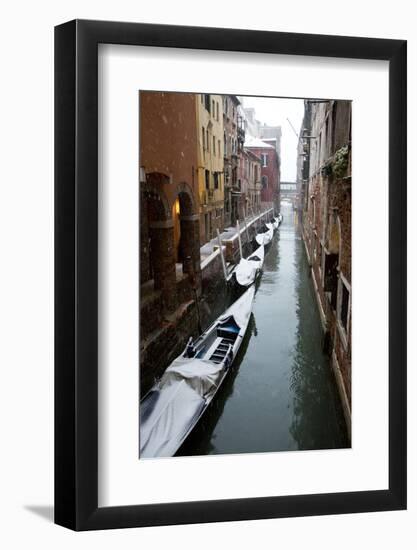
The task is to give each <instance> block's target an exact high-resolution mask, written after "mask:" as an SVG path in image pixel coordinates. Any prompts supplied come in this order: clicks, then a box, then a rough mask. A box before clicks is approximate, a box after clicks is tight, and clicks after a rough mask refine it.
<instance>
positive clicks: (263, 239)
mask: <svg viewBox="0 0 417 550" xmlns="http://www.w3.org/2000/svg"><path fill="white" fill-rule="evenodd" d="M273 234H274V231H273V229H270V230H269V231H266V232H265V233H258V234H257V235H256V237H255V239H256V242H257V243H258V244H261V245H262V244H263V245H267V244H269V243H270V242H271V240H272V236H273Z"/></svg>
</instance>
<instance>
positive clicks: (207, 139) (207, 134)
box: [206, 130, 210, 152]
mask: <svg viewBox="0 0 417 550" xmlns="http://www.w3.org/2000/svg"><path fill="white" fill-rule="evenodd" d="M206 144H207V151H208V152H210V141H209V133H208V130H206Z"/></svg>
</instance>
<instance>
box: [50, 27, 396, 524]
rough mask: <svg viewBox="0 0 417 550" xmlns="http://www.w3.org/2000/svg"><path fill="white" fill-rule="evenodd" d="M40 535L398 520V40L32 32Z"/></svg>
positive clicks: (125, 30) (157, 30)
mask: <svg viewBox="0 0 417 550" xmlns="http://www.w3.org/2000/svg"><path fill="white" fill-rule="evenodd" d="M55 163H56V164H55V196H56V202H55V205H56V210H55V220H56V225H55V243H56V247H55V258H56V264H55V265H56V277H55V280H56V287H55V288H56V325H55V353H56V354H55V380H56V384H55V411H56V412H55V465H56V467H55V521H56V523H58V524H60V525H63V526H65V527H69V528H71V529H75V530H89V529H106V528H122V527H139V526H152V525H168V524H178V523H198V522H214V521H234V520H246V519H262V518H278V517H289V516H306V515H322V514H339V513H353V512H369V511H381V510H401V509H404V508H405V507H406V42H405V41H402V40H381V39H374V38H354V37H337V36H319V35H304V34H288V33H275V32H263V31H247V30H237V29H214V28H194V27H174V26H163V25H147V24H139V23H116V22H104V21H71V22H68V23H65V24H63V25H60V26H58V27H56V30H55Z"/></svg>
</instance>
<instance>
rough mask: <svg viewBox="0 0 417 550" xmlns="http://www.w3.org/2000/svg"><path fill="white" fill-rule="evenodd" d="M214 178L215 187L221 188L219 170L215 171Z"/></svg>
mask: <svg viewBox="0 0 417 550" xmlns="http://www.w3.org/2000/svg"><path fill="white" fill-rule="evenodd" d="M213 179H214V189H218V188H219V173H218V172H214V173H213Z"/></svg>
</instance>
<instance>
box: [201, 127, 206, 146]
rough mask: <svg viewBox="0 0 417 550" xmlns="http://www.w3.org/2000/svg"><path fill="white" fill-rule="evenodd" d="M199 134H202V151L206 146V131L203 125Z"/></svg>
mask: <svg viewBox="0 0 417 550" xmlns="http://www.w3.org/2000/svg"><path fill="white" fill-rule="evenodd" d="M201 135H202V136H203V151H204V149H205V148H206V131H205V130H204V126H203V127H202V128H201Z"/></svg>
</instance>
